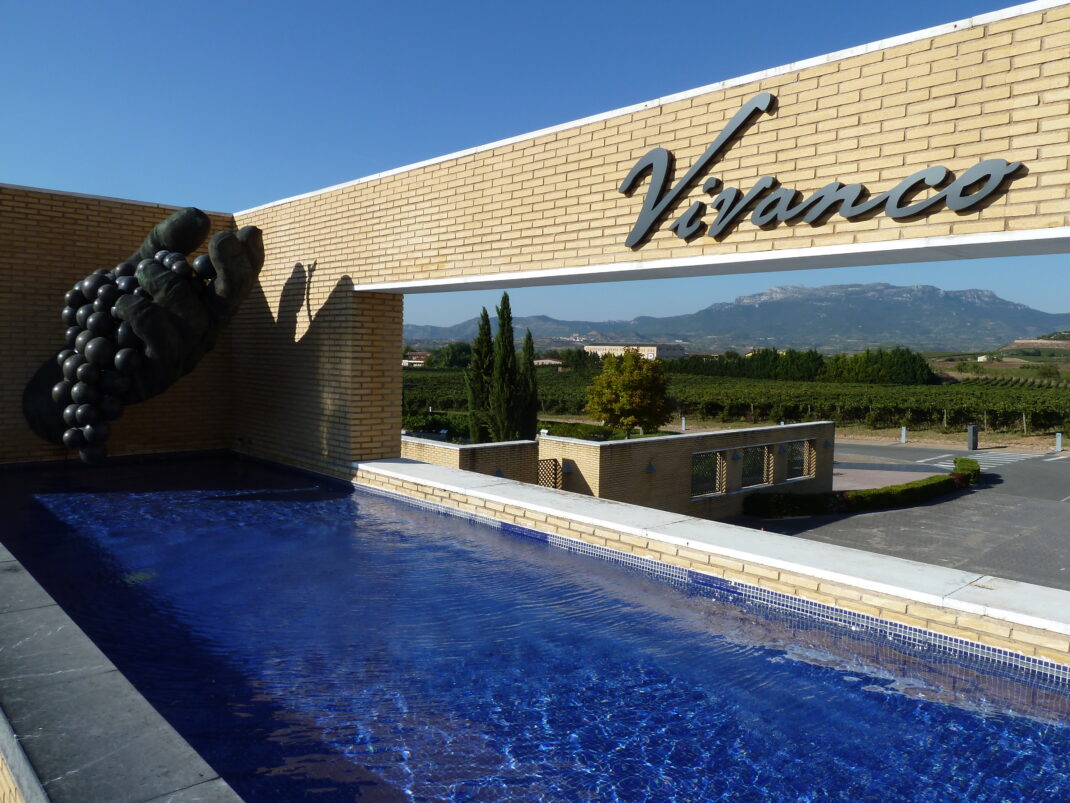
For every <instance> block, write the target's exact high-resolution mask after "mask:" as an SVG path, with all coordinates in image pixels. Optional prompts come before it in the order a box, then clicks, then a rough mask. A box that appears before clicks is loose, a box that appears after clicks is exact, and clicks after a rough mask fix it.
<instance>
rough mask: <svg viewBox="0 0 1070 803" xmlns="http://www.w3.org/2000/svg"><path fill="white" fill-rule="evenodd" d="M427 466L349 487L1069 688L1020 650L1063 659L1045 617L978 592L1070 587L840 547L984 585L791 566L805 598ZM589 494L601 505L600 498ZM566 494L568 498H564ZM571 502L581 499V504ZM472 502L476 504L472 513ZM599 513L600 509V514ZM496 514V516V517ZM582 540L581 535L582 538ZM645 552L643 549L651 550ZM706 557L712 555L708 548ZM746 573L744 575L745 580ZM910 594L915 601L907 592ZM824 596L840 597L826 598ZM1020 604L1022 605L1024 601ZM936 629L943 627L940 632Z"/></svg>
mask: <svg viewBox="0 0 1070 803" xmlns="http://www.w3.org/2000/svg"><path fill="white" fill-rule="evenodd" d="M413 466H421V468H419V469H415V470H414V469H413V468H411V467H413ZM427 468H429V467H427V466H426V465H425V464H418V463H416V464H414V463H413V462H412V461H406V460H384V461H374V462H369V463H358V464H354V470H355V472H354V479H353V485H354V486H355V487H357V488H359V489H360V490H362V491H366V492H369V493H372V494H381V495H383V496H387V497H390V498H394V499H399V500H402V501H404V502H406V503H408V504H412V505H414V506H415V507H418V508H421V509H425V510H429V511H434V512H437V513H442V514H446V515H450V516H455V517H460V518H463V519H466V520H469V521H473V522H478V523H480V524H485V525H487V526H490V527H493V528H495V529H498V530H500V531H501V532H503V533H506V534H509V535H513V536H517V537H522V538H527V539H531V540H535V541H540V542H543V543H546V544H548V545H549V546H552V547H556V548H559V549H564V550H567V551H570V552H574V553H577V554H582V555H587V556H590V557H594V558H597V559H600V560H606V561H609V562H612V563H616V564H618V565H622V566H625V567H627V568H629V569H633V570H636V571H639V572H642V573H643V574H644V575H646V576H648V577H651V578H654V579H657V580H659V581H662V582H667V583H670V584H672V585H674V586H677V587H679V588H681V589H682V590H685V591H686V592H687V593H694V594H698V595H701V596H707V597H714V598H718V599H723V600H732V601H737V602H740V603H744V604H754V605H758V606H761V607H763V608H766V609H769V608H771V609H774V610H776V611H779V612H783V613H787V614H789V615H792V616H797V617H803V618H804V619H806V620H809V621H813V622H815V623H824V624H826V625H833V626H835V627H843V628H847V629H850V630H853V631H860V632H863V633H865V634H866V635H869V636H876V637H880V638H883V639H887V640H889V641H891V642H893V643H895V644H897V645H899V646H901V647H904V648H906V649H908V650H915V651H917V650H927V651H932V650H935V651H938V652H939V653H940V654H942V655H944V656H946V657H948V658H950V659H953V660H958V661H962V662H965V663H967V664H968V665H970V666H972V667H974V668H979V669H981V670H982V671H985V672H988V673H990V674H998V675H1001V676H1004V677H1008V678H1012V679H1014V680H1017V681H1022V682H1025V683H1028V684H1030V685H1034V686H1040V687H1043V688H1048V689H1056V690H1059V691H1064V692H1065V691H1068V690H1070V653H1068V654H1067V657H1066V658H1064V659H1063V660H1062V661H1060V660H1049V659H1048V658H1047V657H1045V655H1043V654H1040V655H1038V654H1036V653H1035V652H1034V653H1033V654H1029V653H1028V652H1027V651H1028V650H1036V649H1038V648H1041V649H1045V644H1047V648H1046V649H1047V651H1048V652H1055V653H1056V654H1059V655H1060V657H1062V656H1061V653H1060V652H1059V651H1057V649H1055V650H1053V649H1052V647H1053V646H1056V645H1057V647H1061V646H1062V642H1061V638H1062V634H1061V633H1060V632H1059V631H1045V629H1043V628H1041V629H1036V628H1035V625H1036V624H1037V623H1038V622H1043V624H1049V622H1048V621H1047V620H1046V619H1038V618H1036V617H1033V616H1030V615H1029V613H1028V611H1027V612H1026V613H1025V614H1024V615H1019V616H1016V617H1015V618H1016V619H1021V620H1024V621H1025V622H1027V623H1028V624H1026V625H1025V627H1026V628H1028V629H1025V630H1023V629H1021V628H1020V627H1017V625H1019V624H1020V623H1019V622H1015V621H1013V620H1010V619H1005V618H1004V617H1001V616H999V615H998V614H999V613H1002V611H998V610H997V609H996V608H994V606H993V605H992V604H991V600H989V599H986V597H988V596H991V595H992V594H993V593H995V594H997V595H1000V594H1002V595H1004V596H1005V595H1006V594H1007V593H1008V591H1011V590H1013V589H1018V590H1023V589H1029V590H1033V589H1036V590H1039V591H1041V592H1043V591H1047V592H1050V593H1051V595H1054V596H1055V597H1062V596H1063V595H1065V599H1067V600H1070V592H1064V591H1061V590H1058V589H1044V588H1041V587H1037V586H1029V585H1028V584H1024V583H1015V582H1014V581H1009V580H1003V579H1001V578H993V577H986V576H981V575H976V574H973V575H970V574H967V573H956V572H955V571H954V570H948V569H943V568H942V567H930V566H928V565H926V564H921V563H916V562H913V561H903V560H901V559H898V558H890V557H887V556H883V555H873V554H871V553H863V552H862V551H861V550H850V549H847V548H837V549H843V550H846V551H847V552H856V553H860V554H862V555H864V556H866V557H867V558H873V559H876V560H877V561H878V563H882V562H887V565H888V567H890V568H891V569H893V570H898V571H902V570H903V569H904V568H911V567H910V566H907V567H904V566H902V565H901V564H914V566H916V567H917V570H919V571H921V572H923V573H924V570H926V569H935V570H939V574H945V573H950V574H949V576H948V577H947V578H941V579H944V580H945V583H946V587H947V588H950V589H954V593H956V594H957V593H960V592H962V591H963V589H970V588H973V589H975V590H976V589H981V591H982V592H983V593H981V594H977V593H974V594H973V598H972V599H971V598H970V597H969V596H967V598H966V599H964V600H962V601H960V602H958V604H957V605H956V608H954V609H952V608H947V607H944V606H943V603H945V602H946V601H947V600H948V596H946V595H945V594H925V593H918V592H917V591H916V590H915V591H913V592H912V591H911V590H908V589H899V588H896V587H895V586H893V585H890V584H889V583H886V582H874V580H873V579H871V578H864V577H859V578H851V577H850V576H849V575H846V574H844V573H842V572H839V571H837V572H821V573H818V574H828V575H829V576H832V577H834V578H835V582H834V583H833V584H834V585H836V586H840V587H841V588H842V589H843V591H842V592H841V593H849V594H850V593H853V595H854V597H856V598H857V602H856V601H855V600H854V599H851V598H847V599H843V598H835V597H834V596H832V595H831V594H828V593H827V592H828V591H830V590H832V589H830V588H829V582H828V581H826V580H825V578H822V577H820V576H813V577H810V578H807V577H805V576H801V575H799V574H798V572H799V571H800V569H799V567H798V566H797V565H790V569H789V570H788V571H790V572H791V574H792V578H793V580H795V581H798V582H805V580H807V579H810V580H812V581H813V585H814V589H815V590H814V593H811V594H810V595H809V597H811V598H808V597H807V596H804V595H801V594H800V593H799V592H800V591H804V590H806V589H798V588H796V589H793V591H794V592H795V593H792V591H789V590H787V588H781V587H778V586H785V585H786V584H784V583H781V582H779V577H778V578H777V579H772V578H770V579H768V580H767V579H765V578H763V577H761V576H760V575H751V576H748V575H746V573H745V572H737V571H732V570H731V569H723V570H721V572H722V576H717V574H713V573H709V572H708V571H696V570H695V569H693V568H690V567H689V566H686V565H675V564H674V563H673V562H671V561H672V558H673V557H674V556H672V555H669V554H661V553H658V552H657V551H654V552H653V553H652V554H636V553H635V552H631V551H625V550H624V549H622V548H621V546H626V545H625V544H621V545H619V546H608V545H606V544H605V543H591V541H597V540H599V538H598V535H597V534H598V533H599V530H598V529H596V528H594V527H592V526H590V525H589V524H587V523H586V522H585V521H584V519H587V521H590V518H589V517H588V516H583V515H575V516H569V514H568V512H567V511H564V510H561V511H558V513H559V517H558V518H557V520H556V521H551V517H549V516H543V518H544V521H545V522H546V524H547V525H548V526H547V529H551V528H552V527H554V526H560V523H561V522H562V521H565V522H570V523H572V524H573V525H574V526H576V527H578V528H579V532H577V533H574V534H572V535H562V534H559V533H553V532H547V531H543V530H541V529H535V528H533V527H530V526H524V525H521V524H517V523H515V522H512V521H507V520H504V518H505V517H507V516H508V517H513V518H516V517H518V516H519V517H521V518H523V517H524V514H527V515H529V516H530V515H534V517H535V518H538V517H539V516H540V515H543V514H542V513H541V512H539V511H538V510H536V509H535V507H537V506H528V505H525V504H524V502H523V501H522V500H521V499H519V498H514V499H513V500H512V504H505V503H506V502H508V501H509V497H510V496H512V494H510V493H509V490H510V486H522V484H521V483H514V482H513V481H511V480H497V481H495V480H494V479H493V478H486V477H481V476H479V475H471V474H470V473H469V472H463V471H459V470H456V469H445V472H448V473H446V474H443V473H442V469H441V467H437V466H436V467H433V469H434V471H433V472H427V471H426V469H427ZM421 475H422V476H421ZM431 475H433V476H434V477H438V478H444V479H446V480H452V481H451V482H446V483H435V482H433V481H432V478H433V477H432V476H431ZM537 490H538V491H539V492H550V493H554V494H563V495H564V497H565V498H563V499H562V502H563V504H562V507H563V508H575V507H576V505H575V504H574V503H575V502H576V501H577V500H576V499H575V498H576V497H577V496H578V495H576V494H570V493H568V492H564V491H554V490H552V489H544V488H540V489H537ZM491 491H492V492H491ZM520 495H521V496H527V495H528V494H523V493H521V494H520ZM568 497H572V499H571V500H570V499H568ZM586 499H587V498H586V497H580V498H579V501H581V502H582V501H585V500H586ZM592 501H595V502H599V503H601V502H605V501H606V500H592ZM480 502H482V503H484V506H482V507H481V506H480V504H479V503H480ZM570 502H572V503H573V504H570ZM610 504H611V505H613V506H617V507H618V508H619V509H618V510H616V511H615V512H617V513H619V514H623V515H622V521H621V523H620V524H618V525H617V529H618V530H619V532H620V534H621V535H622V536H626V535H627V533H628V530H637V529H638V528H636V527H635V526H634V524H631V525H629V524H628V523H625V522H629V514H632V515H631V516H630V521H631V522H636V521H640V520H642V519H643V518H644V517H643V516H642V515H641V513H640V512H641V511H645V509H644V508H636V507H635V506H632V505H627V504H624V503H619V502H613V503H610ZM580 506H581V507H582V504H581V505H580ZM499 508H500V509H499ZM481 510H482V512H480V511H481ZM603 512H604V511H599V514H600V517H601V514H602V513H603ZM646 512H652V511H646ZM496 516H502V518H498V517H496ZM675 519H676V520H675V521H671V522H664V523H662V522H658V524H660V525H661V526H658V524H655V525H654V527H653V528H651V529H652V530H654V531H655V532H656V531H671V530H672V529H679V527H678V526H677V525H683V526H684V528H685V530H686V529H693V528H694V527H695V526H700V527H701V526H705V527H707V528H708V527H711V526H717V527H730V528H731V529H732V530H734V531H743V532H745V533H746V532H749V533H751V534H753V535H754V536H758V535H760V536H763V537H773V538H775V539H788V538H789V537H788V536H779V535H776V536H774V535H773V534H771V533H765V532H761V533H758V532H756V531H753V530H751V531H748V530H747V529H746V528H740V527H735V526H733V525H723V524H719V523H716V522H709V521H703V520H689V519H684V518H681V517H679V516H676V517H675ZM600 523H601V524H602V525H603V530H602V531H601V533H600V534H601V535H605V534H606V533H605V530H604V528H605V527H610V526H613V523H611V522H606V521H602V522H600ZM650 523H652V522H650ZM648 524H649V523H648ZM643 529H644V530H645V532H646V545H647V546H651V545H653V544H652V542H653V537H654V535H655V532H651V530H646V529H645V528H643ZM587 531H590V535H588V534H587ZM576 536H581V537H576ZM592 536H593V537H592ZM666 536H668V532H665V533H664V534H660V533H659V534H658V537H659V538H665V540H666V541H668V540H669V538H667V537H666ZM584 538H587V539H588V540H583V539H584ZM631 540H633V541H638V540H640V539H639V538H637V537H635V536H633V537H632V539H631ZM672 540H673V541H678V542H681V543H687V546H686V547H684V550H691V551H694V550H695V548H696V547H700V546H701V545H700V544H697V543H694V539H683V538H680V537H675V538H672ZM808 545H809V546H812V545H810V544H809V542H806V544H804V545H803V548H804V549H805V548H807V546H808ZM637 546H638V545H635V546H632V547H631V548H637ZM821 546H825V545H821ZM645 551H647V552H649V551H650V550H645ZM725 552H731V550H723V551H722V555H721V556H723V553H725ZM721 556H718V557H721ZM712 557H714V556H713V555H711V558H712ZM725 562H728V561H725ZM766 563H767V564H772V565H775V564H778V563H784V562H783V561H780V560H776V559H770V560H768V561H766ZM743 568H747V569H750V570H752V571H758V572H760V571H761V570H762V566H761V565H759V564H755V563H750V562H748V563H747V564H745V565H744V566H743ZM732 575H735V576H732ZM744 578H746V579H744ZM748 579H750V580H751V582H748V581H747V580H748ZM852 579H855V580H856V582H854V583H852V582H851V581H852ZM960 580H961V581H964V582H962V583H961V586H959V587H958V588H955V587H956V586H957V584H958V583H959V581H960ZM763 583H768V585H763ZM896 591H900V592H901V593H903V594H905V595H906V596H902V597H898V598H896V596H895V592H896ZM883 595H888V596H883ZM912 597H913V598H918V599H912ZM882 599H883V601H884V602H885V604H887V605H895V604H896V603H897V602H898V603H901V604H902V605H903V606H910V608H913V609H914V610H911V613H912V614H916V613H917V612H918V611H917V608H919V607H923V608H925V609H927V610H926V613H927V614H928V615H929V616H932V617H937V618H939V617H941V615H943V616H945V617H946V618H947V619H949V620H950V621H949V622H948V623H947V624H943V623H941V622H940V621H938V620H936V621H934V620H926V621H924V624H925V625H927V626H918V625H917V624H915V623H913V622H912V621H910V620H917V621H922V620H921V619H920V617H918V616H916V615H910V614H907V613H906V612H904V615H902V616H900V617H899V619H901V621H896V620H895V619H892V618H889V617H890V616H892V615H893V614H890V613H888V612H887V611H883V610H882V612H884V613H885V616H879V615H874V614H873V613H871V612H869V611H867V610H865V609H867V608H873V609H874V610H878V608H876V607H875V606H874V605H871V604H869V603H876V602H880V601H881V600H882ZM863 600H868V601H863ZM833 601H835V602H838V603H839V604H838V605H837V604H831V602H833ZM853 602H854V603H855V605H854V607H856V608H858V610H851V609H850V608H849V607H846V606H849V605H851V604H852V603H853ZM1025 607H1026V608H1028V607H1029V606H1025ZM1064 610H1066V608H1064ZM993 614H996V615H993ZM969 616H972V619H973V620H976V622H975V624H976V625H977V626H978V627H979V629H978V630H977V631H976V632H975V635H976V636H977V637H976V639H972V638H967V637H963V636H962V635H956V634H955V630H956V629H958V630H960V631H961V632H965V631H964V630H963V628H960V627H957V626H956V624H953V623H956V622H957V620H958V618H959V617H969ZM1056 624H1058V623H1056ZM941 628H942V629H943V630H944V632H940V629H941ZM1067 629H1070V625H1067ZM1033 630H1036V632H1032V631H1033ZM986 631H990V632H986ZM997 632H1002V633H1003V634H1004V635H996V633H997ZM1012 633H1019V634H1022V635H1024V636H1025V637H1027V638H1030V639H1032V642H1025V643H1022V642H1018V643H1015V642H1014V641H1013V640H1012V639H1011V638H1009V636H1010V635H1011V634H1012ZM982 638H985V639H986V640H987V641H989V642H991V643H985V642H984V641H982V640H981V639H982ZM1001 642H1002V643H1001ZM1049 642H1050V643H1049ZM1064 651H1065V650H1064Z"/></svg>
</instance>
